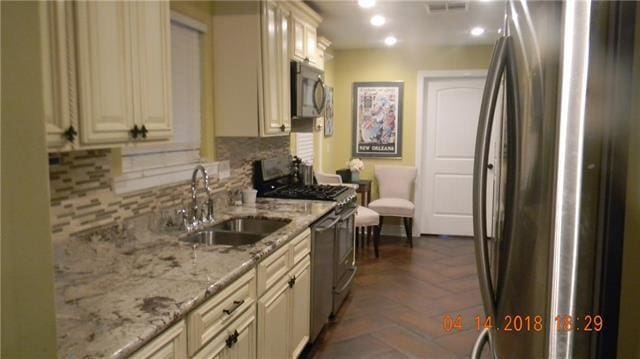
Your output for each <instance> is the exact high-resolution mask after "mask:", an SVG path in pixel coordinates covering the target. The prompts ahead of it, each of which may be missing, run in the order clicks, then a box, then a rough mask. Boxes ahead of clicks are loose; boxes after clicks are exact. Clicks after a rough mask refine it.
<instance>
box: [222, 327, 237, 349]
mask: <svg viewBox="0 0 640 359" xmlns="http://www.w3.org/2000/svg"><path fill="white" fill-rule="evenodd" d="M239 336H240V333H238V331H237V330H234V331H233V334H229V336H228V337H227V339H226V340H225V343H226V344H227V348H231V347H233V345H234V344H235V343H237V342H238V337H239Z"/></svg>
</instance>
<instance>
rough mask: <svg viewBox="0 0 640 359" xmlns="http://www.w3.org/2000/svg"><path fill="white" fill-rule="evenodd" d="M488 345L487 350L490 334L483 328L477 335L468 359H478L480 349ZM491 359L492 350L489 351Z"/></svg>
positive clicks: (492, 356) (487, 329)
mask: <svg viewBox="0 0 640 359" xmlns="http://www.w3.org/2000/svg"><path fill="white" fill-rule="evenodd" d="M487 343H489V348H491V332H489V328H484V329H482V331H481V332H480V335H478V338H477V339H476V342H475V343H473V348H472V349H471V355H469V358H470V359H480V356H481V355H482V349H484V346H485V345H486V344H487ZM490 353H491V358H495V356H494V352H493V350H490Z"/></svg>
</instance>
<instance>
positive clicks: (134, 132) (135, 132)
mask: <svg viewBox="0 0 640 359" xmlns="http://www.w3.org/2000/svg"><path fill="white" fill-rule="evenodd" d="M129 132H130V133H131V137H133V138H134V139H136V138H138V134H139V133H140V129H138V125H134V126H133V128H132V129H131V131H129Z"/></svg>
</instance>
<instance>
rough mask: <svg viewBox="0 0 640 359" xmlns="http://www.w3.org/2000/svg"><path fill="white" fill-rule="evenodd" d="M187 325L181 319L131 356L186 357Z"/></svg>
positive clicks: (140, 358)
mask: <svg viewBox="0 0 640 359" xmlns="http://www.w3.org/2000/svg"><path fill="white" fill-rule="evenodd" d="M186 357H187V327H186V325H185V324H184V320H181V321H180V322H178V323H177V324H175V325H174V326H172V327H171V328H169V329H168V330H166V331H165V332H164V333H162V334H160V335H159V336H157V337H156V338H155V339H153V340H152V341H151V342H149V343H147V344H146V345H145V346H144V347H142V348H141V349H140V350H138V351H137V352H135V353H134V354H133V355H132V356H131V358H136V359H143V358H167V359H168V358H180V359H181V358H186Z"/></svg>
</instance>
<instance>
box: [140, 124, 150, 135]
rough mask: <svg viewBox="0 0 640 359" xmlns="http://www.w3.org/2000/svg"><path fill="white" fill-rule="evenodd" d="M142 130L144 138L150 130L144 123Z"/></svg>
mask: <svg viewBox="0 0 640 359" xmlns="http://www.w3.org/2000/svg"><path fill="white" fill-rule="evenodd" d="M140 132H142V138H147V132H149V130H147V128H146V127H145V126H144V125H142V128H141V129H140Z"/></svg>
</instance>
